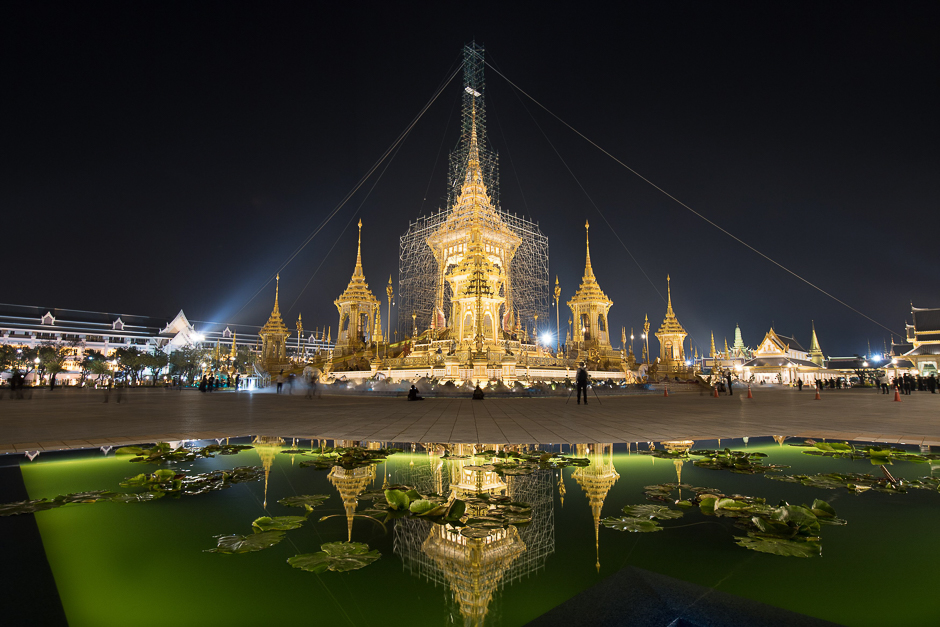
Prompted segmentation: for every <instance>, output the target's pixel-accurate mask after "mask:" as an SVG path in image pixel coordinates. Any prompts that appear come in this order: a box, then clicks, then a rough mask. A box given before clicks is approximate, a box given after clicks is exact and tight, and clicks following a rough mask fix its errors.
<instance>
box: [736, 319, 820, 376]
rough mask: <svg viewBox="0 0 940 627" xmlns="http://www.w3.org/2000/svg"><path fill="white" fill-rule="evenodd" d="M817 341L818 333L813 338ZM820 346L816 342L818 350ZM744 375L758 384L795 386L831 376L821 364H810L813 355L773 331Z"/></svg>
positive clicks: (744, 367)
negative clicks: (799, 380) (798, 381)
mask: <svg viewBox="0 0 940 627" xmlns="http://www.w3.org/2000/svg"><path fill="white" fill-rule="evenodd" d="M813 337H814V338H815V333H814V335H813ZM818 349H819V343H818V342H816V350H818ZM741 373H742V375H743V378H744V380H745V381H750V380H752V377H753V381H754V382H755V383H761V382H763V383H782V384H784V385H794V384H796V382H797V379H801V380H802V381H803V383H804V384H809V383H811V382H814V381H815V380H816V379H827V378H830V377H831V376H832V373H829V372H827V371H825V370H824V369H823V368H821V367H820V366H819V365H818V364H816V363H814V362H813V361H810V353H809V352H808V351H807V350H806V349H804V348H803V347H802V346H801V345H800V343H799V342H797V341H796V340H795V339H794V338H792V337H787V336H785V335H779V334H778V333H777V332H776V331H774V330H773V328H771V329H770V330H769V331H768V332H767V335H765V336H764V339H763V340H761V342H760V344H759V345H758V347H757V348H756V349H755V350H754V356H753V358H752V359H750V360H748V361H746V362H744V364H743V365H742V367H741Z"/></svg>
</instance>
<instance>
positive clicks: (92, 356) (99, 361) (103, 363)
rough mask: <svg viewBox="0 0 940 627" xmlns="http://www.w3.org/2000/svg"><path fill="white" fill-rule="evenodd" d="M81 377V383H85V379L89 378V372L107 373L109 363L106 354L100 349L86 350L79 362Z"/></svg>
mask: <svg viewBox="0 0 940 627" xmlns="http://www.w3.org/2000/svg"><path fill="white" fill-rule="evenodd" d="M79 367H80V368H81V370H80V378H79V385H80V386H84V385H85V379H87V378H88V375H89V374H96V375H99V376H100V375H102V374H107V370H108V364H107V360H106V359H105V357H104V355H102V354H101V352H100V351H96V350H89V351H85V354H84V355H83V356H82V360H81V362H79Z"/></svg>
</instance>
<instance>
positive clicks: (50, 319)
mask: <svg viewBox="0 0 940 627" xmlns="http://www.w3.org/2000/svg"><path fill="white" fill-rule="evenodd" d="M41 322H42V324H45V325H49V326H53V325H55V316H53V315H52V312H51V311H47V312H46V315H45V316H43V317H42V318H41Z"/></svg>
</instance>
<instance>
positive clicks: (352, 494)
mask: <svg viewBox="0 0 940 627" xmlns="http://www.w3.org/2000/svg"><path fill="white" fill-rule="evenodd" d="M327 479H329V480H330V483H332V484H333V487H335V488H336V491H337V492H339V496H340V498H341V499H343V509H344V510H346V527H347V539H348V541H349V542H352V528H353V516H354V515H355V513H356V506H357V505H358V504H359V501H358V497H359V495H360V494H362V493H363V492H364V491H365V489H366V488H368V487H369V484H370V483H371V482H372V481H373V479H375V465H372V464H370V465H369V466H364V467H360V468H352V469H346V468H343V467H342V466H333V469H332V470H330V474H329V475H327Z"/></svg>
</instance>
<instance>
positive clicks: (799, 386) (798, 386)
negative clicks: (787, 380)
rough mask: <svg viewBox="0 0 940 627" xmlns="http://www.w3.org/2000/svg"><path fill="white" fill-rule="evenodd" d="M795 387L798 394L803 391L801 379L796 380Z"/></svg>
mask: <svg viewBox="0 0 940 627" xmlns="http://www.w3.org/2000/svg"><path fill="white" fill-rule="evenodd" d="M796 387H797V389H798V390H799V391H800V392H802V391H803V379H797V380H796Z"/></svg>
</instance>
